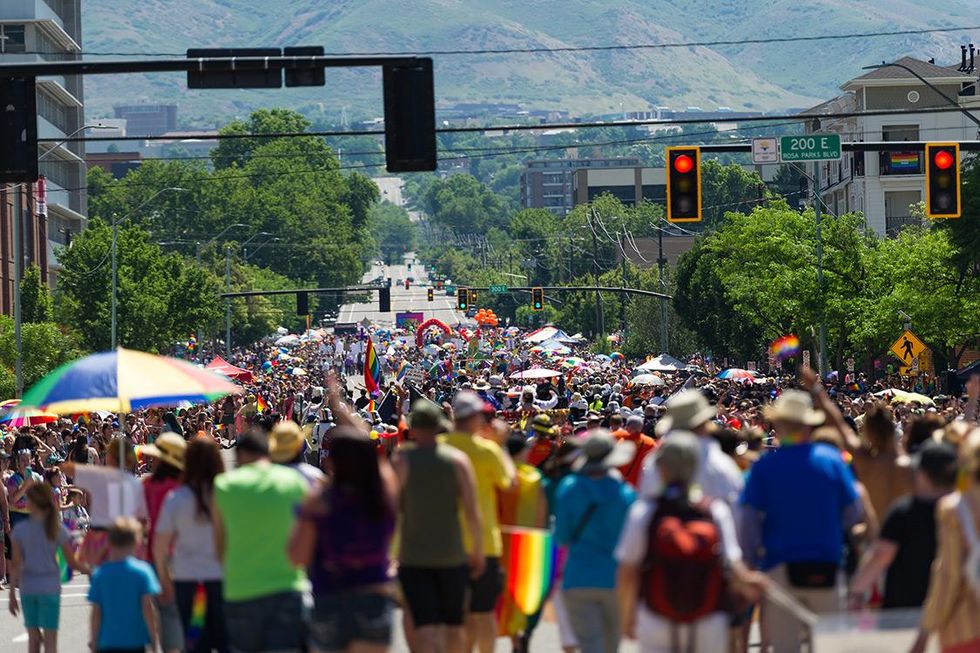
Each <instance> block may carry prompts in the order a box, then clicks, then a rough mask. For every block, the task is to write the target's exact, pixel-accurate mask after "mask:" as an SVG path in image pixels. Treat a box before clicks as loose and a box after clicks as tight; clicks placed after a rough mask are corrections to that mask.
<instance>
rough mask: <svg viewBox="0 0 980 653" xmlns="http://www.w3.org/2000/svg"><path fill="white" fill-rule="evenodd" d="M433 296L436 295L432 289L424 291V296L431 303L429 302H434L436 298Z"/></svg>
mask: <svg viewBox="0 0 980 653" xmlns="http://www.w3.org/2000/svg"><path fill="white" fill-rule="evenodd" d="M435 294H436V293H435V291H434V290H433V289H432V288H429V289H428V290H427V291H426V293H425V296H426V298H427V299H428V300H429V301H430V302H431V301H435V298H436V297H435Z"/></svg>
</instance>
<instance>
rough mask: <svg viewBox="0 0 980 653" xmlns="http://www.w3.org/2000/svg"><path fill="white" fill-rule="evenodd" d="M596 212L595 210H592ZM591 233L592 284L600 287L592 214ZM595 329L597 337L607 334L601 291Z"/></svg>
mask: <svg viewBox="0 0 980 653" xmlns="http://www.w3.org/2000/svg"><path fill="white" fill-rule="evenodd" d="M592 210H593V211H595V209H592ZM588 220H589V231H591V232H592V282H593V283H594V284H595V285H596V286H598V285H599V240H598V238H596V233H595V226H594V225H593V224H592V214H591V213H590V214H589V217H588ZM595 328H596V337H598V336H601V335H602V334H603V333H604V332H605V328H604V325H603V323H602V297H601V296H600V295H599V291H598V290H596V291H595Z"/></svg>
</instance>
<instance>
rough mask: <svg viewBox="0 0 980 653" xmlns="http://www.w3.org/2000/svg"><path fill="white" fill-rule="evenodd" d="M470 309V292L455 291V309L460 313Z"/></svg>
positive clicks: (463, 290) (467, 290)
mask: <svg viewBox="0 0 980 653" xmlns="http://www.w3.org/2000/svg"><path fill="white" fill-rule="evenodd" d="M469 307H470V291H469V289H468V288H457V289H456V308H457V309H458V310H460V311H465V310H468V309H469Z"/></svg>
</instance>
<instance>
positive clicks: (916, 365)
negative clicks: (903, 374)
mask: <svg viewBox="0 0 980 653" xmlns="http://www.w3.org/2000/svg"><path fill="white" fill-rule="evenodd" d="M912 371H913V372H918V371H919V357H918V356H916V357H915V358H913V359H912Z"/></svg>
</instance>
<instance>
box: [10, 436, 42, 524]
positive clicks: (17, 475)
mask: <svg viewBox="0 0 980 653" xmlns="http://www.w3.org/2000/svg"><path fill="white" fill-rule="evenodd" d="M14 452H15V453H14V456H15V458H14V460H16V461H17V466H16V468H15V470H14V473H13V474H11V475H10V477H9V478H7V483H6V487H7V503H8V505H9V510H10V527H11V528H14V527H16V526H17V524H19V523H20V522H22V521H24V520H26V519H27V518H28V517H29V516H30V509H29V508H28V507H27V491H28V490H30V489H31V486H33V485H37V484H40V483H44V478H43V477H42V476H41V475H40V474H38V473H37V472H36V471H35V470H33V469H32V468H31V452H30V450H27V449H20V450H17V449H15V450H14Z"/></svg>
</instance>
